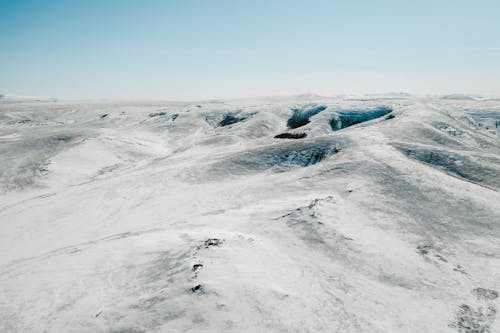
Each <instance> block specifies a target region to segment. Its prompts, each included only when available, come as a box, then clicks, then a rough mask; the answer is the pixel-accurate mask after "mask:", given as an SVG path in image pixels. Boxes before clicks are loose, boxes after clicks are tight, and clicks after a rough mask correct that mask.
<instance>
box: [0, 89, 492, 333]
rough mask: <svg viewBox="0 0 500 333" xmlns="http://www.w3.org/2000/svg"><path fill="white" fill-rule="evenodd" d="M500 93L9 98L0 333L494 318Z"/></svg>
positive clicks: (318, 328) (416, 326)
mask: <svg viewBox="0 0 500 333" xmlns="http://www.w3.org/2000/svg"><path fill="white" fill-rule="evenodd" d="M498 124H500V102H499V101H495V100H476V99H463V98H462V99H456V98H430V97H429V98H424V97H412V96H405V95H401V96H392V97H391V98H384V97H383V96H365V97H363V96H362V97H350V98H322V97H318V96H299V97H290V98H269V99H254V100H239V101H210V102H197V103H158V102H155V103H153V102H151V103H134V104H130V103H129V104H124V103H106V104H103V103H87V104H76V103H64V102H53V101H50V100H48V101H38V102H37V101H23V100H19V101H12V100H9V101H8V103H7V102H6V103H2V102H1V101H0V157H1V159H0V332H370V333H374V332H381V333H382V332H383V333H386V332H432V333H434V332H459V333H495V332H500V318H498V316H499V314H498V313H499V311H500V298H499V297H498V295H499V292H500V193H499V191H500V144H499V132H498V131H499V129H498V126H499V125H498Z"/></svg>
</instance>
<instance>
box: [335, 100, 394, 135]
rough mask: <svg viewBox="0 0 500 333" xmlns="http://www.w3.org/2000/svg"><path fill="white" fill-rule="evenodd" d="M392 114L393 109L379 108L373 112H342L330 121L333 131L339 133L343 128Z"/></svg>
mask: <svg viewBox="0 0 500 333" xmlns="http://www.w3.org/2000/svg"><path fill="white" fill-rule="evenodd" d="M391 112H392V109H391V108H388V107H385V106H383V107H378V108H375V109H372V110H346V111H340V112H338V113H337V115H336V116H335V117H334V118H332V120H331V121H330V126H331V128H332V130H333V131H338V130H341V129H343V128H346V127H349V126H353V125H356V124H360V123H364V122H366V121H370V120H373V119H377V118H380V117H382V116H385V115H387V114H389V113H391Z"/></svg>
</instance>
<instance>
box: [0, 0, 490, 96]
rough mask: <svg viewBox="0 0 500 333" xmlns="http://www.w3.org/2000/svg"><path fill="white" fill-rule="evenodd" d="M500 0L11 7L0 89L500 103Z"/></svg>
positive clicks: (6, 4)
mask: <svg viewBox="0 0 500 333" xmlns="http://www.w3.org/2000/svg"><path fill="white" fill-rule="evenodd" d="M499 15H500V3H499V2H498V1H486V0H480V1H464V0H458V1H457V0H455V1H451V0H442V1H418V2H409V1H318V0H316V1H237V0H236V1H223V0H221V1H192V0H188V1H92V0H90V1H25V0H20V1H5V0H3V1H0V31H1V33H0V93H7V94H15V95H27V96H47V97H57V98H61V99H191V100H192V99H207V98H239V97H251V96H270V95H288V94H301V93H316V94H324V95H334V94H363V93H377V92H409V93H418V94H450V93H471V94H483V95H500V41H499V40H500V20H499Z"/></svg>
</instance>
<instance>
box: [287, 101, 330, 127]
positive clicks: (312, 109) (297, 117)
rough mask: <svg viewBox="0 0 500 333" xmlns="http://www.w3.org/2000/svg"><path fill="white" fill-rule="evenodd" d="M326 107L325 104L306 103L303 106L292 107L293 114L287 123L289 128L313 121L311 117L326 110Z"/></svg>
mask: <svg viewBox="0 0 500 333" xmlns="http://www.w3.org/2000/svg"><path fill="white" fill-rule="evenodd" d="M326 108H327V107H326V106H324V105H319V106H311V105H306V106H303V107H301V108H292V112H293V114H292V116H291V117H290V118H289V119H288V121H287V123H286V124H287V126H288V128H292V129H293V128H299V127H302V126H304V125H307V124H309V123H310V122H311V121H310V120H309V118H311V117H312V116H315V115H317V114H318V113H320V112H321V111H324V110H326Z"/></svg>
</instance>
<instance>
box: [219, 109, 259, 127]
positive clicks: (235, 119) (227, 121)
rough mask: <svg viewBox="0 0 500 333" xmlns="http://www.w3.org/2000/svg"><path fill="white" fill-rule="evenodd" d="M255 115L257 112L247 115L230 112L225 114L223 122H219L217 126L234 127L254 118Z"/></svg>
mask: <svg viewBox="0 0 500 333" xmlns="http://www.w3.org/2000/svg"><path fill="white" fill-rule="evenodd" d="M255 114H256V112H252V113H245V114H239V113H234V112H229V113H226V114H224V116H223V118H222V120H221V121H219V123H217V126H219V127H223V126H229V125H233V124H236V123H239V122H241V121H244V120H247V119H248V118H250V117H252V116H253V115H255Z"/></svg>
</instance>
